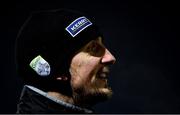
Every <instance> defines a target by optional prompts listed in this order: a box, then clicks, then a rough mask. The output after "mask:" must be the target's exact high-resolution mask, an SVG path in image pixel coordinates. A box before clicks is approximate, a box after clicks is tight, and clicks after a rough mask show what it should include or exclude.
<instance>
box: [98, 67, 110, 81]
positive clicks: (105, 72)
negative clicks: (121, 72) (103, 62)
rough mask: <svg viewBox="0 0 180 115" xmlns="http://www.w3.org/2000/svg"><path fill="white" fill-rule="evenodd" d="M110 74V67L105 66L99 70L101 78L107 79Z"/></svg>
mask: <svg viewBox="0 0 180 115" xmlns="http://www.w3.org/2000/svg"><path fill="white" fill-rule="evenodd" d="M108 74H109V69H108V67H103V68H101V69H100V70H99V72H98V78H101V79H107V78H108V77H107V76H108Z"/></svg>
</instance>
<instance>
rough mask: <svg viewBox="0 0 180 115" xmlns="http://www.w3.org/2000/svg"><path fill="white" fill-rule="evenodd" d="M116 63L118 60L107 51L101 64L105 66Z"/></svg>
mask: <svg viewBox="0 0 180 115" xmlns="http://www.w3.org/2000/svg"><path fill="white" fill-rule="evenodd" d="M115 62H116V58H115V57H114V56H113V55H112V54H111V52H110V51H109V50H108V49H106V50H105V53H104V56H103V57H102V60H101V63H103V64H105V63H106V64H107V63H108V64H114V63H115Z"/></svg>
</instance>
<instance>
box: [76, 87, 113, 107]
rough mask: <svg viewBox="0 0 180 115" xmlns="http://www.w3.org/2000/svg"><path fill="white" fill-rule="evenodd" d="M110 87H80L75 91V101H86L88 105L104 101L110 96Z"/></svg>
mask: <svg viewBox="0 0 180 115" xmlns="http://www.w3.org/2000/svg"><path fill="white" fill-rule="evenodd" d="M112 94H113V93H112V90H111V89H110V88H97V87H96V88H92V87H91V88H81V91H80V92H79V93H76V95H74V96H75V101H76V102H77V103H86V104H87V105H88V106H94V105H96V104H97V103H99V102H104V101H106V100H108V99H110V98H111V97H112Z"/></svg>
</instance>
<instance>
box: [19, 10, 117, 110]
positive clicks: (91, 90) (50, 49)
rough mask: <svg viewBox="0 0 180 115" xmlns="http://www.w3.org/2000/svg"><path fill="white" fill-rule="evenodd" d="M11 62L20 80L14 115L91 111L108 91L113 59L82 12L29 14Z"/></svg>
mask: <svg viewBox="0 0 180 115" xmlns="http://www.w3.org/2000/svg"><path fill="white" fill-rule="evenodd" d="M16 62H17V71H18V74H19V76H20V77H22V78H23V80H24V82H25V86H24V88H23V90H22V94H21V97H20V100H19V103H18V106H17V113H92V112H93V111H92V109H91V107H92V106H93V105H94V104H96V103H98V102H101V101H105V100H106V99H108V98H109V97H111V95H112V91H111V89H110V88H109V87H108V83H107V74H108V73H109V69H108V65H110V64H113V63H114V62H115V58H114V56H113V55H112V54H111V53H110V52H109V51H108V49H107V48H106V47H105V46H104V44H103V36H102V34H101V33H100V31H99V29H98V27H97V25H96V24H95V22H94V19H93V18H91V17H89V16H87V15H85V14H83V13H80V12H77V11H71V10H62V9H61V10H52V11H41V12H34V13H32V14H31V15H30V17H29V18H28V20H27V21H26V22H25V24H24V25H23V26H22V28H21V30H20V32H19V34H18V37H17V41H16Z"/></svg>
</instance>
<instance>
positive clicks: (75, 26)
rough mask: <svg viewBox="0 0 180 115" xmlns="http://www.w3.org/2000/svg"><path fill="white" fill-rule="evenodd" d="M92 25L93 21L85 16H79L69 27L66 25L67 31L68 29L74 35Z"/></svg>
mask: <svg viewBox="0 0 180 115" xmlns="http://www.w3.org/2000/svg"><path fill="white" fill-rule="evenodd" d="M90 25H92V23H91V22H90V21H89V20H88V19H87V18H86V17H84V16H83V17H79V18H77V19H76V20H74V21H73V22H72V23H71V24H70V25H69V26H68V27H66V31H68V32H69V33H70V35H71V36H72V37H75V36H76V35H78V34H79V33H80V32H81V31H83V30H84V29H85V28H87V27H88V26H90Z"/></svg>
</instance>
